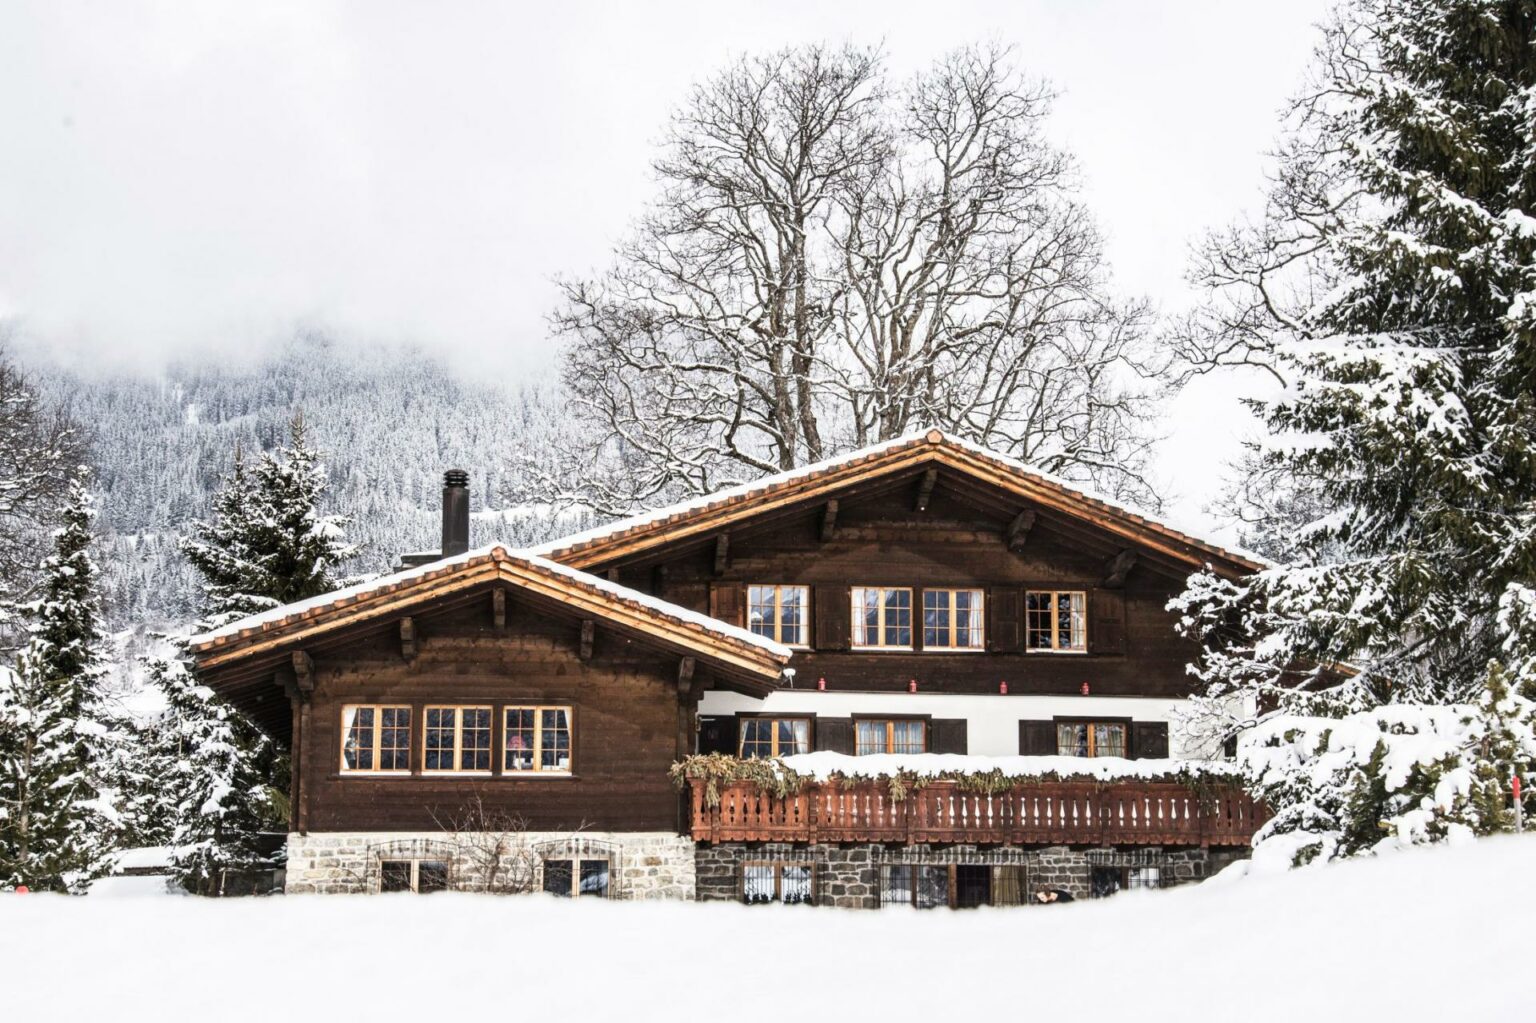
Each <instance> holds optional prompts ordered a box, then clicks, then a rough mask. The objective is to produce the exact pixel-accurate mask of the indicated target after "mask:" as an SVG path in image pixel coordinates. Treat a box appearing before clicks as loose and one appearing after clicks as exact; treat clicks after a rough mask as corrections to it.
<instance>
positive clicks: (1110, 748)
mask: <svg viewBox="0 0 1536 1023" xmlns="http://www.w3.org/2000/svg"><path fill="white" fill-rule="evenodd" d="M1127 732H1128V729H1127V728H1126V726H1125V724H1124V723H1113V722H1102V723H1101V722H1092V721H1084V722H1077V723H1075V724H1066V723H1058V724H1057V725H1056V754H1057V755H1058V756H1063V757H1123V756H1125V755H1126V741H1125V740H1126V734H1127Z"/></svg>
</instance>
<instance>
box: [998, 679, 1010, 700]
mask: <svg viewBox="0 0 1536 1023" xmlns="http://www.w3.org/2000/svg"><path fill="white" fill-rule="evenodd" d="M997 691H998V692H999V693H1001V694H1003V695H1004V696H1007V695H1008V680H1007V679H1003V680H1002V681H1001V682H999V683H998V684H997Z"/></svg>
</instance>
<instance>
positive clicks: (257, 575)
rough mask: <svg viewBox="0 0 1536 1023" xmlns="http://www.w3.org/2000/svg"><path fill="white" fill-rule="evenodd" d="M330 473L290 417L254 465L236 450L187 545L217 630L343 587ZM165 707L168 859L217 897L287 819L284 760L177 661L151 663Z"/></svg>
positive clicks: (340, 524)
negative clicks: (324, 507) (329, 506)
mask: <svg viewBox="0 0 1536 1023" xmlns="http://www.w3.org/2000/svg"><path fill="white" fill-rule="evenodd" d="M325 487H326V477H325V470H324V468H323V467H322V466H321V464H320V461H319V457H318V455H317V453H316V452H315V451H314V450H313V449H311V448H310V447H309V446H308V444H307V442H306V439H305V431H304V424H303V420H302V418H301V417H298V416H295V417H294V419H293V421H292V424H291V427H290V435H289V442H288V444H287V446H286V447H284V448H282V449H281V450H279V451H277V452H276V453H272V452H267V453H264V454H263V455H262V456H261V459H260V461H259V462H258V463H257V465H256V467H255V469H254V470H250V469H247V468H246V466H245V464H244V460H243V458H242V457H241V455H240V453H239V452H237V453H236V458H235V467H234V470H233V472H232V473H231V475H230V476H229V477H228V478H227V479H226V481H225V485H224V487H223V488H222V489H221V490H220V492H219V494H218V495H217V497H216V498H215V500H214V515H213V517H212V518H211V519H210V520H209V521H207V522H204V523H199V524H198V526H197V527H196V528H195V530H194V532H193V535H192V536H191V537H190V538H189V539H188V540H187V541H186V543H185V545H184V548H183V549H184V550H185V552H186V554H187V557H188V559H189V560H190V561H191V562H192V563H193V565H194V566H195V567H196V568H197V569H198V571H199V572H200V573H202V574H203V576H204V578H205V580H206V582H207V585H206V587H205V590H204V595H205V599H206V601H207V604H206V607H205V609H204V620H203V625H204V627H206V628H215V627H218V626H220V625H223V624H226V623H228V622H230V621H233V620H235V619H238V618H241V617H244V616H245V615H248V614H253V613H257V612H259V611H262V610H265V609H267V608H271V607H275V606H278V605H280V604H285V603H289V602H291V601H295V600H303V599H305V598H306V597H312V596H315V595H317V594H320V593H324V592H327V591H328V590H332V589H335V588H336V586H337V585H338V582H337V579H336V572H337V570H338V567H339V565H340V564H341V563H342V562H343V561H345V560H346V559H347V558H349V557H351V556H352V554H353V548H351V547H350V546H349V545H347V544H346V543H345V540H344V529H345V526H346V520H345V519H344V518H342V517H340V516H333V515H325V514H322V513H321V510H320V502H321V500H322V498H323V496H324V492H325ZM145 666H146V669H147V672H148V676H149V679H150V681H151V683H152V684H154V685H155V686H156V687H157V688H159V689H160V691H161V692H162V693H163V694H164V695H165V697H166V702H167V710H166V712H165V715H164V716H163V718H162V720H161V721H160V722H159V723H158V724H157V725H156V727H155V728H154V732H155V742H154V754H153V755H154V757H155V758H156V759H157V761H158V762H159V764H160V765H161V767H160V770H161V773H162V775H163V776H164V777H166V778H167V779H169V781H168V783H167V784H166V786H165V787H164V791H163V798H164V803H163V807H164V809H163V814H164V816H166V817H167V818H168V819H169V820H170V821H171V832H172V835H171V845H172V847H173V849H174V853H173V859H174V862H175V863H176V865H177V868H178V871H179V872H180V874H181V876H182V878H183V880H184V882H186V883H187V885H188V886H189V887H191V888H193V889H194V890H196V891H201V892H217V891H218V890H219V889H220V887H221V880H220V879H221V876H222V872H223V870H224V869H225V868H227V867H230V866H238V865H242V864H249V863H251V862H252V861H253V859H254V858H255V856H256V852H257V851H256V846H255V841H256V837H257V835H258V834H259V833H261V832H263V831H273V830H281V829H282V828H283V827H285V825H286V817H287V806H286V802H285V801H286V794H285V793H286V784H285V765H286V761H285V760H284V757H283V756H282V751H281V750H279V749H277V748H276V747H275V746H274V744H273V743H272V742H271V740H270V739H269V738H268V737H267V736H264V735H262V734H261V733H260V732H259V731H257V730H256V729H255V728H254V727H252V726H251V725H250V724H249V723H248V722H247V721H246V720H245V719H244V718H243V717H241V716H240V715H239V714H238V713H237V712H236V711H234V710H233V709H232V708H231V707H229V705H228V704H226V703H225V702H224V701H223V700H222V699H220V698H219V697H218V696H217V695H216V694H214V693H213V692H212V691H211V690H210V689H208V688H207V687H206V686H203V685H200V684H199V683H198V682H197V680H196V678H194V677H193V676H192V675H190V674H189V673H188V672H187V671H186V670H185V668H184V667H183V666H182V664H181V663H180V662H173V661H167V660H164V659H152V660H150V661H148V662H146V665H145Z"/></svg>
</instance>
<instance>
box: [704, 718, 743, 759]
mask: <svg viewBox="0 0 1536 1023" xmlns="http://www.w3.org/2000/svg"><path fill="white" fill-rule="evenodd" d="M699 752H700V753H729V754H731V755H732V756H734V755H735V754H736V718H735V717H701V718H699Z"/></svg>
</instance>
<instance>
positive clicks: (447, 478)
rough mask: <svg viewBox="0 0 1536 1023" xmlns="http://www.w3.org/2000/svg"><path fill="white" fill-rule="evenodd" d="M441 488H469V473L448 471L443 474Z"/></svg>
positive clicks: (460, 470)
mask: <svg viewBox="0 0 1536 1023" xmlns="http://www.w3.org/2000/svg"><path fill="white" fill-rule="evenodd" d="M443 486H445V487H467V486H469V472H468V471H467V470H464V469H449V470H448V471H447V472H445V473H443Z"/></svg>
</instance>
